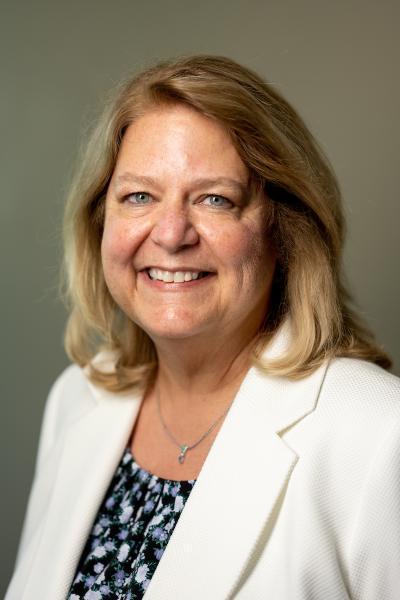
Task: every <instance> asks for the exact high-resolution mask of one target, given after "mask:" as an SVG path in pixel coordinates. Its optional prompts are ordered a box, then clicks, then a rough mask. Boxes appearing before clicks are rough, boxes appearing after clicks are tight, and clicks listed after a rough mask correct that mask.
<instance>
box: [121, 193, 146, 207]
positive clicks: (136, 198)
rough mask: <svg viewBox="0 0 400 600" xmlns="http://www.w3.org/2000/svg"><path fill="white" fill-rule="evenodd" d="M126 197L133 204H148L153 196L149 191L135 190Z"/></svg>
mask: <svg viewBox="0 0 400 600" xmlns="http://www.w3.org/2000/svg"><path fill="white" fill-rule="evenodd" d="M125 199H126V200H127V201H128V202H130V203H131V204H148V203H149V202H150V201H151V196H150V194H148V193H147V192H133V194H128V195H127V196H125Z"/></svg>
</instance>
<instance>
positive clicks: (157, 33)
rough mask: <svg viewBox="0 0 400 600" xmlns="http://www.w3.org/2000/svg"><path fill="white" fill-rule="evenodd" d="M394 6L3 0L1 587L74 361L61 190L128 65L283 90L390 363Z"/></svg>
mask: <svg viewBox="0 0 400 600" xmlns="http://www.w3.org/2000/svg"><path fill="white" fill-rule="evenodd" d="M399 7H400V4H399V3H398V2H395V1H393V2H388V1H384V0H383V1H382V0H379V1H378V0H377V1H369V0H360V1H353V2H352V1H349V2H342V1H336V2H331V1H321V0H319V1H317V0H314V1H302V0H279V1H258V0H247V1H246V2H244V1H240V0H229V1H227V0H226V1H225V2H219V1H218V0H216V1H215V0H214V1H210V0H202V1H201V2H199V1H198V0H196V1H190V0H189V1H188V0H186V1H182V2H179V1H178V0H173V1H167V0H165V1H161V0H159V1H158V2H155V1H153V0H147V1H146V2H143V1H142V2H138V1H137V0H129V1H118V0H117V1H115V2H111V1H110V2H107V1H100V0H97V1H80V2H75V1H73V2H63V3H61V2H56V1H51V2H50V1H48V2H35V1H32V2H28V1H26V2H21V1H20V2H18V1H16V2H9V3H6V2H1V4H0V8H1V16H0V21H1V26H0V27H1V31H0V44H1V48H0V57H1V61H2V62H3V65H2V70H1V73H2V85H1V112H0V114H1V144H0V146H1V153H2V154H1V163H0V164H1V168H2V178H1V202H0V217H1V219H0V222H1V235H0V243H1V245H2V247H1V251H0V257H1V261H2V265H1V274H2V275H1V277H2V281H1V283H2V287H1V296H0V302H1V331H2V339H3V343H2V355H1V365H2V372H1V378H0V384H1V399H2V409H1V416H2V418H1V443H2V451H1V461H2V471H1V473H2V494H1V503H2V505H1V532H2V536H1V537H2V540H1V553H2V560H1V562H0V565H1V566H0V568H1V574H0V595H1V597H2V596H3V593H4V590H5V587H6V583H7V581H8V580H9V577H10V574H11V570H12V566H13V561H14V557H15V553H16V548H17V542H18V536H19V532H20V528H21V524H22V517H23V513H24V510H25V506H26V500H27V494H28V491H29V487H30V483H31V479H32V474H33V466H34V460H35V453H36V448H37V441H38V432H39V426H40V420H41V415H42V410H43V406H44V401H45V397H46V394H47V391H48V388H49V386H50V384H51V382H52V381H53V379H54V378H55V376H56V375H57V374H58V373H59V372H60V371H61V369H62V368H63V367H64V366H65V365H66V364H67V359H66V357H65V355H64V352H63V349H62V332H63V326H64V322H65V312H64V309H63V307H62V305H61V303H60V302H59V300H58V299H57V272H58V264H59V257H60V218H61V214H62V205H63V199H64V197H65V191H66V189H67V186H68V181H69V179H70V174H71V169H72V165H73V163H74V159H75V156H76V150H77V147H78V140H79V139H80V136H81V134H82V131H83V130H84V129H85V127H86V126H87V125H88V123H90V121H91V119H92V118H93V115H94V114H95V113H96V110H97V107H98V106H99V105H100V103H101V99H102V98H104V95H105V93H106V91H107V90H109V89H110V87H112V85H113V84H114V82H116V81H118V80H119V78H120V77H121V75H125V74H127V73H129V72H133V71H137V70H138V69H140V68H142V67H144V66H146V65H147V64H149V63H150V62H152V61H153V60H155V59H161V58H166V57H170V56H175V55H179V54H182V53H197V52H201V53H215V54H224V55H227V56H230V57H232V58H234V59H237V60H238V61H240V62H243V63H244V64H247V65H248V66H250V67H253V68H254V69H256V70H257V71H258V72H259V73H260V74H262V75H264V76H265V77H267V79H269V80H270V81H271V82H273V83H274V84H275V85H276V86H277V87H278V89H280V90H281V91H282V92H283V93H284V94H285V95H286V97H287V98H288V99H289V100H290V101H291V102H292V103H293V104H294V106H295V107H297V109H298V110H299V111H300V113H301V114H302V115H303V117H304V118H305V120H306V122H307V123H308V125H309V126H310V128H311V130H312V131H313V133H314V134H315V135H316V137H317V138H318V139H319V141H320V142H321V144H322V146H323V147H324V149H325V150H326V152H327V154H328V156H329V157H330V159H331V161H332V163H333V166H334V168H335V169H336V172H337V174H338V177H339V181H340V183H341V186H342V190H343V194H344V200H345V210H346V214H347V217H348V240H347V246H346V267H347V273H348V279H349V281H350V282H351V288H352V290H353V292H354V295H355V298H356V300H357V302H358V304H359V306H360V309H361V311H362V313H363V314H364V316H365V317H366V318H367V320H368V321H369V323H370V325H371V326H372V328H373V329H374V331H375V332H376V334H377V337H378V339H379V340H380V341H381V342H382V344H383V345H384V346H385V347H386V349H387V350H388V351H389V352H390V353H391V355H392V357H393V358H394V360H395V372H397V373H399V369H400V339H399V335H398V334H399V319H398V306H399V299H400V289H399V287H400V286H399V277H398V258H399V244H398V223H399V197H398V187H399V168H398V157H399V140H400V125H399V118H398V110H399V106H400V103H399V100H400V98H399V96H400V86H399V77H398V64H399V45H400V44H399V36H398V27H399V16H400V14H399V13H400V10H399ZM93 450H94V451H95V449H93ZM60 518H62V515H60Z"/></svg>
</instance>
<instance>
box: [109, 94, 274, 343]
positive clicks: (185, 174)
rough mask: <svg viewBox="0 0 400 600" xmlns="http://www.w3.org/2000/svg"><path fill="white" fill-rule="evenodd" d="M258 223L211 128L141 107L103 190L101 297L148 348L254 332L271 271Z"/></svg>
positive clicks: (175, 112) (227, 147) (227, 149)
mask: <svg viewBox="0 0 400 600" xmlns="http://www.w3.org/2000/svg"><path fill="white" fill-rule="evenodd" d="M267 219H268V203H267V200H266V199H265V197H264V196H263V194H262V193H259V194H258V195H254V194H253V195H252V194H251V192H250V189H249V173H248V170H247V168H246V167H245V165H244V163H243V162H242V160H241V158H240V157H239V155H238V153H237V151H236V149H235V147H234V145H233V144H232V141H231V139H230V137H229V135H228V134H227V133H226V131H225V130H224V129H223V128H222V127H221V126H220V125H219V124H218V123H217V122H215V121H213V120H211V119H210V118H207V117H205V116H203V115H201V114H199V113H197V112H195V111H194V110H193V109H191V108H187V107H185V106H182V105H177V106H173V107H162V108H157V109H154V110H150V111H149V112H147V113H146V114H145V115H144V116H142V117H140V118H139V119H138V120H136V121H135V122H134V123H133V124H131V125H130V127H129V128H128V129H127V131H126V133H125V135H124V138H123V141H122V144H121V148H120V151H119V155H118V159H117V163H116V166H115V170H114V173H113V176H112V179H111V182H110V185H109V188H108V191H107V197H106V212H105V224H104V234H103V240H102V248H101V253H102V263H103V269H104V275H105V279H106V282H107V285H108V288H109V290H110V293H111V294H112V296H113V298H114V300H115V301H116V302H117V304H118V305H119V306H120V307H121V308H122V310H123V311H124V312H125V313H126V314H127V315H128V316H129V317H130V318H131V319H132V320H133V321H134V322H135V323H137V324H138V325H139V326H140V327H141V328H142V329H144V330H145V331H146V332H147V333H148V334H149V336H150V337H151V338H152V339H153V341H154V342H155V343H157V340H159V341H160V340H162V339H163V340H165V339H167V338H169V339H177V338H180V339H182V338H188V337H192V338H193V339H195V338H196V337H197V338H198V339H201V338H204V336H208V337H210V338H211V337H212V338H213V339H216V337H218V336H219V338H220V339H224V338H226V339H229V337H230V336H232V335H246V333H248V332H252V333H255V332H256V331H257V328H258V326H259V324H260V323H261V321H262V320H263V317H264V315H265V311H266V306H267V302H268V296H269V290H270V285H271V280H272V276H273V271H274V265H275V260H274V255H273V251H272V249H271V248H270V246H269V244H268V240H267V239H266V222H267ZM199 336H200V337H199ZM205 339H206V338H205Z"/></svg>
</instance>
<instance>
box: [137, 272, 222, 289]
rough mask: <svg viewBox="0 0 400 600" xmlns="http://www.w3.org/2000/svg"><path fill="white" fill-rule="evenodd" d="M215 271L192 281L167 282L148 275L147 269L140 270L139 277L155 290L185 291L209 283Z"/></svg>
mask: <svg viewBox="0 0 400 600" xmlns="http://www.w3.org/2000/svg"><path fill="white" fill-rule="evenodd" d="M214 275H215V273H209V274H208V275H206V276H205V277H201V278H200V279H192V280H191V281H182V282H176V283H175V282H174V281H172V282H170V283H167V282H165V281H160V280H159V279H151V278H150V276H149V275H148V273H147V271H139V273H138V278H139V279H140V280H141V281H142V282H143V283H144V284H145V285H147V286H150V287H151V288H153V289H155V290H162V291H165V292H184V291H185V290H188V291H189V290H192V289H194V288H198V287H199V286H202V285H203V284H207V283H208V282H209V281H211V279H213V277H214Z"/></svg>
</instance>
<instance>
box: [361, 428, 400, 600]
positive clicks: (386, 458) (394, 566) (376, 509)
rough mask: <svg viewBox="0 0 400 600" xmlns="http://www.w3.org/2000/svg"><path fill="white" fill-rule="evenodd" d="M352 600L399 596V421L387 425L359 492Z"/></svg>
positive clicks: (382, 599)
mask: <svg viewBox="0 0 400 600" xmlns="http://www.w3.org/2000/svg"><path fill="white" fill-rule="evenodd" d="M350 564H351V565H352V569H351V572H350V588H351V597H352V598H353V599H354V600H377V599H378V598H379V600H398V599H399V598H400V422H398V421H397V422H395V423H394V424H392V425H391V426H390V427H389V431H388V432H387V433H386V435H385V437H384V439H383V441H382V443H381V444H380V445H379V447H378V450H377V452H376V454H375V458H374V460H373V462H372V465H371V468H370V471H369V476H368V478H367V480H366V482H365V485H364V489H363V491H362V494H361V501H360V504H359V510H358V513H357V517H356V521H355V527H354V533H353V537H352V542H351V545H350Z"/></svg>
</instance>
